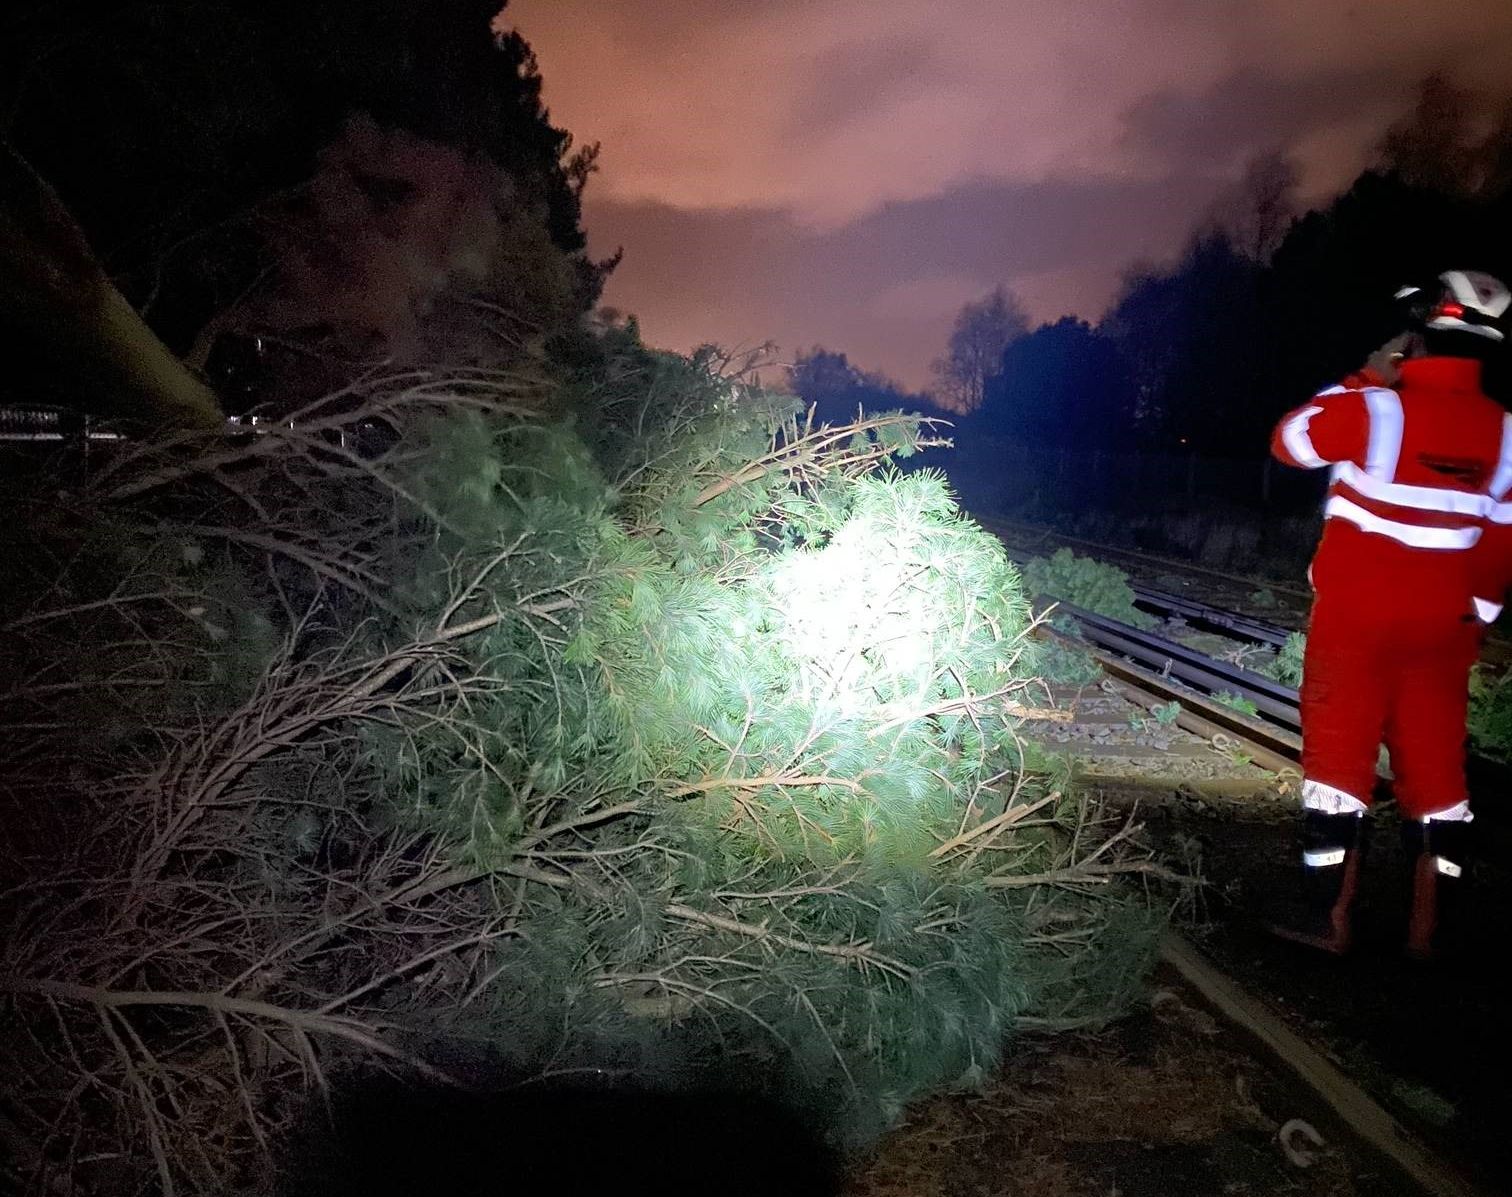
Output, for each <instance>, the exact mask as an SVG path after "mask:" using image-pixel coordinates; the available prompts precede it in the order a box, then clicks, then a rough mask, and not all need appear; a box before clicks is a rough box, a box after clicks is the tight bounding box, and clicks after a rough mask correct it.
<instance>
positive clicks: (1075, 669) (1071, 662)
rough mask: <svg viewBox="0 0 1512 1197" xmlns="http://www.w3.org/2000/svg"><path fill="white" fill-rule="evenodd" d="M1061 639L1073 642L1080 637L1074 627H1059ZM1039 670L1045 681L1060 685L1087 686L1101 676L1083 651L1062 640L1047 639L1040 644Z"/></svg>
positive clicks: (1094, 663)
mask: <svg viewBox="0 0 1512 1197" xmlns="http://www.w3.org/2000/svg"><path fill="white" fill-rule="evenodd" d="M1057 631H1059V632H1060V633H1061V636H1062V638H1063V640H1065V639H1069V640H1072V641H1073V642H1074V641H1075V640H1079V639H1080V638H1081V637H1080V636H1078V635H1077V634H1076V629H1075V628H1074V627H1072V628H1069V629H1067V628H1064V627H1059V628H1057ZM1039 656H1040V672H1041V673H1042V674H1043V675H1044V677H1045V679H1046V680H1047V681H1052V682H1055V683H1057V684H1058V685H1062V686H1087V685H1091V684H1092V683H1093V682H1095V681H1097V679H1098V678H1100V677H1102V670H1101V669H1100V668H1099V667H1098V664H1097V662H1096V661H1094V660H1093V659H1092V658H1091V657H1090V656H1088V655H1087V654H1086V653H1085V652H1082V651H1081V650H1080V649H1078V648H1077V647H1076V646H1075V644H1074V643H1071V644H1066V643H1063V642H1062V640H1055V641H1049V642H1047V643H1044V644H1041V645H1040V648H1039Z"/></svg>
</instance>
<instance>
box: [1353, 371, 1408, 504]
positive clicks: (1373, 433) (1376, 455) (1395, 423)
mask: <svg viewBox="0 0 1512 1197" xmlns="http://www.w3.org/2000/svg"><path fill="white" fill-rule="evenodd" d="M1363 394H1364V396H1365V406H1366V407H1367V408H1368V409H1369V410H1370V443H1369V445H1368V446H1367V447H1366V450H1365V472H1366V473H1367V474H1370V475H1371V476H1372V477H1374V478H1379V479H1380V480H1381V481H1382V482H1390V481H1391V479H1392V478H1393V477H1394V476H1395V475H1396V468H1397V460H1398V459H1399V458H1400V457H1401V456H1402V397H1401V396H1400V395H1398V394H1397V393H1396V392H1395V391H1390V390H1387V389H1386V388H1385V387H1365V388H1364V389H1363Z"/></svg>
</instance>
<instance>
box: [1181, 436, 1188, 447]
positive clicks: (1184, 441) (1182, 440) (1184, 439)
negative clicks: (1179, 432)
mask: <svg viewBox="0 0 1512 1197" xmlns="http://www.w3.org/2000/svg"><path fill="white" fill-rule="evenodd" d="M1181 443H1182V444H1183V445H1184V444H1186V443H1187V438H1186V437H1182V438H1181Z"/></svg>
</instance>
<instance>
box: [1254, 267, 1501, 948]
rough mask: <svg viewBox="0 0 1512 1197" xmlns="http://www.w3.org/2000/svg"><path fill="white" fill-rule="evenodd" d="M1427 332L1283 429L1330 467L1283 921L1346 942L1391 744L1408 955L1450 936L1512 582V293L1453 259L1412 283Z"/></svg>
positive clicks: (1288, 932)
mask: <svg viewBox="0 0 1512 1197" xmlns="http://www.w3.org/2000/svg"><path fill="white" fill-rule="evenodd" d="M1399 298H1403V299H1404V300H1405V301H1407V302H1409V303H1410V304H1411V305H1412V311H1413V316H1412V323H1413V329H1412V331H1411V332H1409V333H1408V334H1406V335H1404V336H1403V337H1399V338H1398V339H1397V340H1396V341H1394V342H1392V343H1390V344H1389V345H1387V346H1384V347H1383V348H1382V350H1380V351H1378V352H1377V354H1376V355H1375V356H1373V357H1372V359H1371V361H1370V364H1369V365H1367V366H1366V368H1365V369H1364V370H1362V371H1361V372H1360V373H1359V374H1357V375H1355V376H1353V377H1351V378H1349V379H1347V380H1345V382H1344V383H1343V384H1341V385H1339V386H1334V387H1329V388H1328V389H1327V390H1324V391H1321V392H1319V393H1318V394H1317V395H1316V396H1314V397H1313V399H1312V400H1310V401H1309V402H1308V403H1306V404H1305V405H1303V406H1302V407H1300V408H1298V409H1297V410H1296V411H1293V412H1291V413H1290V414H1288V415H1287V416H1286V417H1285V418H1284V419H1283V420H1282V421H1281V423H1280V424H1279V425H1278V426H1277V428H1276V431H1275V435H1274V437H1273V438H1272V451H1273V452H1274V454H1275V455H1276V457H1277V458H1279V459H1280V460H1281V461H1282V462H1284V463H1286V464H1287V465H1291V466H1299V467H1302V468H1304V469H1319V468H1322V467H1325V466H1327V467H1330V468H1331V470H1332V474H1331V484H1330V486H1329V488H1328V497H1327V501H1326V503H1325V506H1324V509H1323V514H1324V524H1323V537H1322V541H1321V543H1320V544H1319V546H1318V551H1317V554H1316V555H1315V556H1314V558H1313V563H1312V567H1311V569H1310V570H1309V571H1308V572H1309V577H1310V579H1311V581H1312V585H1313V590H1314V592H1315V599H1314V604H1313V611H1312V618H1311V622H1310V626H1309V629H1308V639H1307V652H1306V656H1305V659H1304V662H1303V684H1302V768H1303V775H1304V780H1303V786H1302V812H1303V853H1302V859H1303V865H1304V872H1305V875H1306V885H1305V897H1306V901H1305V902H1304V909H1303V910H1302V911H1301V912H1299V914H1298V916H1297V917H1296V918H1295V919H1294V920H1288V921H1285V922H1283V923H1281V924H1279V925H1276V926H1274V927H1273V929H1274V930H1275V931H1276V932H1277V933H1278V934H1281V935H1283V936H1285V937H1286V938H1289V939H1294V940H1298V941H1300V942H1304V943H1308V944H1311V945H1313V946H1315V947H1320V948H1323V949H1325V950H1328V951H1332V952H1336V953H1342V952H1344V951H1346V950H1347V949H1348V947H1349V943H1350V935H1351V917H1350V909H1351V905H1352V903H1353V901H1354V897H1355V891H1356V888H1357V886H1358V882H1359V870H1360V861H1361V853H1362V849H1363V836H1362V831H1363V822H1364V820H1363V816H1364V814H1365V812H1366V810H1367V809H1368V808H1369V806H1370V804H1371V797H1372V792H1373V790H1374V788H1375V781H1376V766H1377V760H1378V756H1379V748H1380V745H1381V744H1382V742H1383V741H1384V743H1385V744H1386V746H1387V749H1388V751H1389V754H1390V762H1391V772H1392V775H1393V779H1394V790H1395V796H1396V801H1397V805H1398V808H1399V810H1400V812H1401V815H1402V821H1403V827H1404V834H1405V835H1406V837H1407V840H1408V846H1409V851H1410V853H1411V856H1412V859H1413V860H1414V868H1413V903H1412V915H1411V918H1410V921H1409V926H1408V933H1407V951H1408V953H1409V954H1410V955H1413V956H1417V957H1421V958H1427V957H1429V956H1431V955H1432V954H1433V952H1434V948H1435V937H1436V933H1437V930H1438V927H1439V923H1440V913H1441V912H1442V911H1443V909H1444V906H1445V903H1446V902H1451V901H1452V892H1453V885H1454V880H1455V879H1456V878H1459V877H1460V876H1461V874H1462V872H1463V870H1464V868H1465V865H1466V862H1467V859H1468V851H1467V849H1468V838H1469V827H1470V821H1471V818H1472V815H1471V812H1470V805H1469V802H1468V794H1467V791H1466V788H1465V747H1464V746H1465V737H1466V731H1465V718H1466V708H1467V703H1468V691H1469V675H1470V669H1471V666H1472V665H1473V664H1474V663H1475V660H1476V657H1477V655H1478V651H1479V646H1480V640H1481V638H1482V635H1483V630H1484V628H1485V626H1486V625H1488V624H1489V623H1490V622H1491V621H1492V620H1494V619H1495V618H1496V616H1497V614H1498V613H1499V612H1500V609H1501V607H1500V604H1501V602H1502V599H1503V595H1504V592H1505V588H1506V583H1507V582H1508V581H1512V570H1509V568H1508V562H1509V561H1512V502H1509V500H1508V495H1509V492H1512V416H1509V415H1507V414H1506V413H1505V412H1504V411H1503V409H1502V408H1501V406H1500V405H1499V404H1497V403H1496V402H1494V401H1493V400H1491V399H1489V398H1488V397H1487V396H1486V395H1485V394H1484V393H1483V392H1482V390H1481V368H1482V365H1483V364H1484V363H1485V362H1486V361H1488V360H1490V359H1491V357H1492V356H1493V355H1495V354H1497V353H1499V352H1500V351H1501V348H1502V345H1503V342H1504V341H1505V339H1506V334H1507V325H1508V323H1509V314H1508V308H1509V307H1512V294H1509V292H1508V290H1507V288H1506V287H1505V286H1503V285H1502V284H1501V283H1500V282H1498V281H1497V280H1496V279H1493V278H1491V277H1490V276H1488V275H1484V274H1479V273H1476V272H1473V271H1450V272H1448V273H1446V274H1443V275H1441V276H1439V279H1438V280H1437V281H1436V282H1435V283H1434V284H1433V285H1432V286H1431V287H1428V288H1422V289H1416V288H1406V289H1404V290H1403V291H1402V292H1401V293H1399Z"/></svg>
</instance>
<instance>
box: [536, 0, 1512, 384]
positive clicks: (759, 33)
mask: <svg viewBox="0 0 1512 1197" xmlns="http://www.w3.org/2000/svg"><path fill="white" fill-rule="evenodd" d="M507 16H508V20H509V21H511V22H513V23H514V25H515V26H516V27H518V28H519V29H520V31H521V32H522V33H523V34H524V35H525V36H526V37H527V38H528V39H529V40H530V41H531V43H532V44H533V45H534V47H535V49H536V51H537V53H538V55H539V58H540V61H541V67H542V71H543V73H544V75H545V78H546V99H547V102H548V103H549V104H550V106H551V109H552V115H553V118H554V119H555V120H556V122H557V123H559V124H562V125H564V126H565V127H567V128H569V129H571V130H572V131H573V132H574V133H575V134H576V135H577V137H578V138H579V140H580V141H592V140H599V141H602V142H603V145H604V153H603V159H602V164H603V171H602V174H601V175H600V176H599V177H598V178H596V179H595V180H594V183H593V186H592V188H591V190H590V193H589V201H588V205H587V213H586V223H587V226H588V231H589V234H590V237H591V238H592V241H593V245H594V248H595V250H596V252H600V253H607V252H611V251H612V250H614V249H615V248H616V247H617V246H620V245H623V246H624V247H625V250H626V256H625V261H624V263H623V264H622V265H621V267H620V268H619V270H618V271H617V273H616V274H615V275H614V278H613V279H612V281H611V282H610V285H609V288H608V292H607V294H606V296H605V303H606V304H608V305H610V306H614V307H618V308H620V309H622V310H624V311H629V312H633V313H635V314H637V315H638V316H640V318H641V321H642V326H643V328H644V330H645V333H646V335H647V337H648V338H649V339H650V340H651V342H652V343H654V344H660V345H665V346H667V347H669V348H675V349H686V348H689V347H691V346H692V345H694V344H696V343H698V342H700V341H706V340H715V341H719V342H721V343H723V344H725V345H732V346H733V345H749V344H752V343H757V342H760V341H762V340H765V339H767V338H772V339H774V340H776V341H777V342H778V343H779V344H780V345H781V346H782V348H783V350H784V351H785V352H787V353H791V351H792V350H793V349H794V348H798V347H804V346H808V345H811V344H813V343H816V342H817V343H821V344H824V345H826V346H827V347H829V348H832V349H839V350H843V351H845V352H847V353H849V354H850V355H851V357H852V359H853V360H855V361H856V362H858V363H859V364H861V365H863V366H865V367H867V368H871V369H882V370H885V371H887V372H889V373H891V374H893V375H895V376H896V377H898V378H900V379H901V380H902V381H904V382H906V383H908V384H910V385H914V386H918V385H922V384H924V383H925V381H926V380H927V375H928V363H929V360H930V359H931V358H932V357H933V356H935V355H936V354H937V353H938V352H939V351H940V348H941V346H942V345H943V343H944V339H945V336H946V332H947V330H948V327H949V324H950V320H951V318H952V317H953V315H954V313H955V312H956V310H957V309H958V308H959V307H960V305H961V303H962V302H964V301H965V300H967V299H971V298H975V297H977V296H978V295H980V294H981V293H983V292H985V291H987V290H988V289H990V288H991V287H993V286H995V285H997V284H999V283H1006V284H1008V285H1009V286H1010V287H1012V288H1013V290H1014V291H1016V292H1017V293H1018V294H1019V295H1020V296H1021V297H1022V298H1023V300H1024V301H1025V302H1026V304H1027V305H1028V307H1029V309H1030V311H1031V313H1032V314H1033V315H1034V316H1035V317H1037V318H1041V319H1046V318H1053V317H1055V316H1058V315H1061V314H1063V313H1065V312H1068V311H1074V312H1076V313H1079V314H1081V315H1083V316H1088V317H1092V318H1095V317H1096V316H1097V315H1098V314H1099V312H1100V310H1101V309H1102V307H1103V306H1104V305H1105V304H1106V302H1107V301H1108V299H1109V298H1110V296H1111V294H1112V293H1113V291H1114V290H1115V288H1116V287H1117V285H1118V280H1119V277H1120V274H1121V273H1122V271H1123V270H1124V269H1126V268H1127V267H1128V266H1129V265H1130V264H1131V263H1134V262H1136V261H1140V260H1151V259H1155V260H1158V259H1161V258H1164V257H1166V256H1168V255H1170V254H1171V253H1173V252H1174V251H1176V250H1177V249H1179V247H1180V245H1181V243H1182V241H1183V240H1184V238H1185V237H1186V236H1188V235H1189V233H1190V232H1191V231H1192V229H1193V228H1194V227H1195V226H1196V224H1197V223H1198V222H1199V221H1200V220H1202V219H1203V217H1204V216H1205V214H1207V213H1208V212H1209V211H1211V209H1212V206H1213V204H1214V202H1215V201H1216V200H1217V199H1218V198H1219V197H1221V196H1223V195H1224V194H1225V192H1227V191H1230V190H1231V189H1232V187H1233V185H1234V180H1235V179H1236V178H1237V177H1238V176H1239V175H1240V174H1241V173H1242V171H1243V168H1244V166H1245V164H1246V163H1247V162H1248V161H1249V160H1250V159H1251V158H1252V157H1253V156H1255V155H1256V154H1258V153H1262V152H1265V151H1269V150H1276V149H1280V150H1283V151H1286V152H1288V153H1290V154H1291V155H1292V156H1293V157H1294V159H1295V161H1296V163H1297V165H1298V167H1299V169H1300V171H1301V177H1302V181H1303V189H1304V192H1305V193H1306V195H1307V196H1309V197H1314V198H1316V197H1321V196H1325V195H1328V194H1330V193H1331V192H1332V191H1334V190H1336V189H1339V188H1341V187H1342V186H1344V185H1347V183H1348V182H1349V180H1350V179H1351V178H1352V177H1353V176H1354V174H1356V173H1357V172H1358V170H1359V169H1360V168H1361V167H1362V166H1363V165H1364V164H1365V163H1366V162H1367V160H1368V157H1369V153H1370V149H1371V147H1372V145H1373V144H1374V143H1375V142H1376V140H1377V139H1378V138H1379V136H1380V134H1381V132H1382V131H1383V130H1384V128H1385V127H1386V126H1387V125H1388V124H1389V123H1390V122H1391V121H1392V120H1393V119H1394V118H1395V117H1397V116H1399V115H1400V114H1401V113H1402V112H1403V111H1404V110H1406V109H1407V108H1408V107H1410V106H1411V104H1412V101H1413V97H1414V91H1415V88H1416V85H1417V83H1418V81H1419V80H1420V79H1421V78H1422V77H1423V76H1424V75H1426V74H1427V73H1428V72H1430V71H1433V70H1440V71H1443V72H1444V73H1446V74H1447V75H1449V76H1450V77H1451V78H1453V79H1455V80H1456V81H1458V82H1461V83H1464V84H1467V85H1470V86H1475V87H1479V88H1483V89H1486V90H1487V91H1489V92H1491V93H1494V94H1496V95H1499V96H1505V95H1507V94H1509V93H1512V68H1509V66H1508V63H1509V61H1512V3H1509V0H1459V2H1457V3H1434V2H1432V0H1357V2H1356V3H1340V2H1337V0H1073V2H1070V3H1067V2H1066V0H1060V2H1053V0H1017V2H1015V0H944V2H934V3H894V2H888V3H878V2H876V0H614V2H612V3H610V2H606V0H513V2H512V3H511V4H510V5H509V8H508V14H507Z"/></svg>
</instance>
